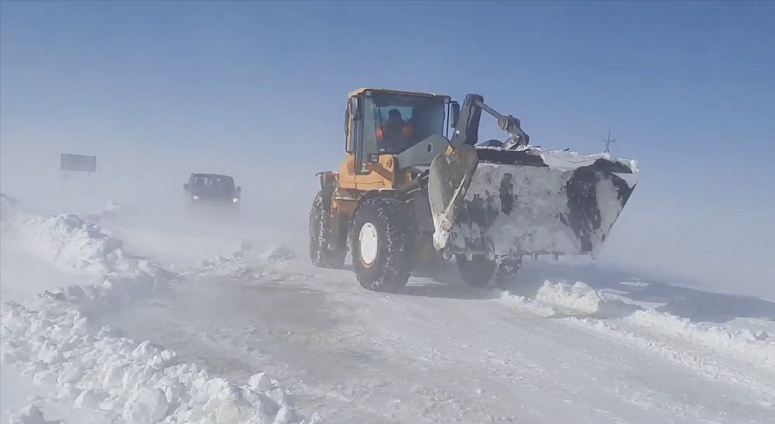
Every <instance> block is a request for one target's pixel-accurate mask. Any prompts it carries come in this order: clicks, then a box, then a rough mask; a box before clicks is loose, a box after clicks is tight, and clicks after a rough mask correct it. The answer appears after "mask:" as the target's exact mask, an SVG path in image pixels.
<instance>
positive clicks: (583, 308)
mask: <svg viewBox="0 0 775 424" xmlns="http://www.w3.org/2000/svg"><path fill="white" fill-rule="evenodd" d="M536 300H537V301H539V302H541V303H544V304H548V305H552V306H559V307H562V308H567V309H571V310H574V311H579V312H584V313H588V314H594V313H597V312H598V311H599V310H600V304H601V303H603V299H602V298H601V297H600V296H599V295H598V294H597V292H595V290H593V289H592V287H589V286H588V285H587V284H585V283H583V282H581V281H578V282H576V283H575V284H573V285H572V286H570V285H568V284H566V283H559V284H554V283H551V282H549V281H545V282H544V285H543V286H542V287H541V288H540V289H539V290H538V293H536Z"/></svg>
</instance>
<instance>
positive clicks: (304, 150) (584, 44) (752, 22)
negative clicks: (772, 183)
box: [0, 1, 775, 191]
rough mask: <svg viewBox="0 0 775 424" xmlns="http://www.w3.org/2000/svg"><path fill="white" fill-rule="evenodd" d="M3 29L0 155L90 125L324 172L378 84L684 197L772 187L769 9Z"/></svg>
mask: <svg viewBox="0 0 775 424" xmlns="http://www.w3.org/2000/svg"><path fill="white" fill-rule="evenodd" d="M0 15H1V16H0V18H1V19H2V21H1V23H2V26H1V27H2V29H1V30H2V33H1V34H0V35H1V36H2V37H0V41H1V42H2V52H1V53H2V58H1V59H2V60H0V77H1V78H0V89H1V91H2V102H1V104H0V106H1V107H2V109H1V110H2V130H3V135H4V139H5V140H4V142H6V143H8V142H11V141H17V140H23V138H24V134H27V133H28V131H29V130H30V128H35V127H40V126H41V122H45V125H46V126H47V127H48V128H51V129H52V130H57V129H58V130H60V131H61V132H62V133H68V134H70V135H71V136H73V137H74V138H76V139H77V138H78V137H79V134H81V135H82V137H83V138H84V139H87V138H89V135H88V134H89V131H90V128H91V129H93V128H94V126H95V125H97V124H95V123H100V127H99V128H101V130H100V131H99V132H98V133H97V134H93V135H92V137H96V138H99V139H100V141H99V143H111V142H112V141H111V140H112V139H111V137H110V136H111V135H112V136H113V137H115V140H119V139H120V141H121V142H123V143H129V144H132V145H137V146H138V147H142V148H146V147H159V146H161V147H169V148H172V147H175V146H195V147H197V148H203V149H207V148H218V149H223V148H227V147H228V148H232V149H235V151H239V152H240V154H243V155H257V156H268V155H277V156H276V157H277V158H278V159H281V160H285V159H291V158H296V159H297V160H302V161H308V162H310V163H311V162H312V161H323V162H324V163H325V165H324V167H335V166H336V164H337V162H338V161H339V160H340V159H341V157H342V156H341V155H342V154H343V152H342V150H341V148H342V146H343V144H344V142H343V133H342V113H343V108H344V105H345V98H346V94H347V93H348V92H349V91H351V90H353V89H355V88H358V87H360V86H388V87H393V88H405V89H413V90H421V91H437V92H446V93H448V94H451V95H453V96H455V97H458V98H462V97H463V96H464V95H465V94H466V93H467V92H478V93H480V94H482V95H484V97H485V100H486V101H488V103H490V104H491V105H492V106H494V107H495V108H496V109H499V110H501V111H502V112H505V113H511V114H513V115H515V116H518V117H520V118H521V119H522V121H523V125H524V127H525V129H526V130H527V131H528V133H529V134H531V137H532V140H533V142H534V143H535V144H541V145H546V146H549V147H557V148H565V147H570V148H572V149H577V150H581V151H585V152H592V151H599V150H602V149H603V143H602V141H601V139H602V138H603V137H604V136H605V134H606V131H607V130H608V128H609V127H610V128H611V129H612V131H613V136H614V138H616V139H617V140H618V144H616V145H614V147H613V152H614V153H615V154H618V155H622V156H626V157H634V158H636V159H639V160H640V162H641V166H642V168H643V170H644V172H646V173H647V174H646V175H647V176H650V177H651V178H653V180H652V181H663V182H664V181H669V180H670V179H671V178H674V177H675V176H680V177H681V178H683V181H684V184H686V189H692V190H697V189H700V187H701V185H702V184H704V182H706V181H708V180H715V183H714V184H720V186H719V189H720V190H721V189H722V186H723V187H726V188H727V189H733V188H734V187H733V184H736V183H743V182H745V181H751V177H756V176H758V179H756V180H755V181H754V182H753V183H752V184H753V185H755V186H757V187H760V188H761V187H767V186H768V185H769V184H767V185H765V184H764V183H762V182H761V181H762V178H763V177H764V176H766V175H769V176H775V172H773V171H772V169H770V167H769V161H770V160H771V159H770V157H772V156H773V153H775V147H773V142H775V137H774V136H773V129H772V128H771V127H770V125H771V123H772V116H775V53H774V52H775V49H774V48H772V46H773V45H775V25H773V24H772V22H773V18H775V3H771V2H758V3H756V2H750V3H746V2H726V3H719V2H706V3H699V2H688V1H687V2H676V3H671V2H664V1H653V2H642V3H637V2H619V3H615V2H536V3H530V2H494V3H485V2H441V1H439V2H428V3H420V2H406V3H400V2H371V1H368V2H366V1H364V2H350V3H344V2H342V3H340V2H327V1H319V2H311V3H303V2H296V1H288V2H286V3H282V2H279V3H270V2H247V1H245V2H234V3H229V2H215V1H213V2H188V3H186V2H160V3H154V2H150V1H141V2H123V3H122V2H118V1H110V2H101V3H98V2H84V3H77V2H51V3H47V2H42V1H33V2H3V4H2V13H1V14H0ZM489 125H490V128H492V125H493V123H489ZM106 133H107V135H106ZM73 137H71V139H72V138H73ZM115 140H113V141H115ZM216 144H217V146H216ZM733 152H737V153H736V155H735V157H736V158H735V159H734V160H731V161H730V160H729V159H728V155H729V154H730V153H733ZM686 155H690V156H691V158H689V159H687V158H686V157H685V156H686ZM318 167H320V166H318ZM719 167H720V168H721V169H722V171H721V172H722V173H723V174H726V175H727V176H726V177H725V178H721V179H719V178H718V176H719V171H718V170H717V168H719ZM644 178H645V177H644ZM719 180H720V181H719ZM738 185H739V184H738ZM736 190H738V191H739V190H740V189H736Z"/></svg>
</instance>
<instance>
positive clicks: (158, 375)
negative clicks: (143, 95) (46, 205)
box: [0, 196, 299, 424]
mask: <svg viewBox="0 0 775 424" xmlns="http://www.w3.org/2000/svg"><path fill="white" fill-rule="evenodd" d="M3 197H4V198H5V196H3ZM3 205H4V206H3V218H4V222H7V223H8V224H9V225H11V223H12V224H13V228H12V229H11V230H10V231H9V233H11V232H12V233H14V234H15V236H17V237H18V240H20V241H21V242H23V243H25V244H26V245H27V246H28V247H30V248H32V249H33V250H34V251H35V252H37V253H38V254H40V255H42V256H44V257H45V258H46V259H48V260H49V261H51V262H52V263H54V264H55V265H57V266H58V267H60V268H61V269H64V270H68V271H71V272H78V273H82V274H85V275H88V276H91V277H93V278H94V281H95V284H92V285H89V286H69V287H65V288H62V289H60V290H58V291H55V292H50V291H45V292H43V293H41V294H39V295H37V296H36V297H35V299H34V302H32V304H31V305H29V306H28V307H25V306H22V305H20V304H18V303H16V302H10V303H7V304H5V305H4V307H3V313H2V316H1V317H0V341H1V342H2V344H1V346H2V361H3V362H4V363H8V364H13V365H15V366H16V367H17V368H18V369H19V370H20V371H21V372H22V374H24V375H27V376H30V377H31V378H32V379H33V380H34V381H35V382H36V383H38V384H44V385H53V386H55V387H57V388H58V389H59V393H58V398H59V399H60V400H62V401H66V402H70V403H74V404H75V405H76V406H77V407H79V408H88V409H91V410H96V411H99V412H100V413H102V414H104V415H105V416H106V417H108V418H109V419H108V420H107V421H111V420H113V419H117V418H119V417H120V418H123V419H124V420H126V421H127V422H129V423H131V424H145V423H149V424H150V423H170V424H171V423H208V424H212V423H275V424H282V423H296V422H299V417H297V415H296V412H295V407H294V404H293V396H292V394H291V393H288V392H286V391H285V390H284V389H283V388H282V387H280V386H279V384H278V383H277V381H275V380H272V379H269V378H268V377H267V376H265V375H263V374H259V375H256V376H254V378H252V379H251V381H250V382H249V383H248V384H246V385H241V386H238V385H235V384H232V383H230V382H228V381H226V380H223V379H220V378H213V377H210V376H209V375H208V374H207V372H206V370H203V369H200V368H199V367H197V366H196V365H193V364H186V363H179V362H177V361H176V356H175V353H174V352H172V351H169V350H165V349H163V348H162V347H159V346H156V345H153V344H151V343H150V342H147V341H146V342H141V343H138V342H135V341H133V340H130V339H127V338H123V337H118V336H116V335H114V334H113V332H112V331H111V329H110V328H109V327H100V326H98V325H96V324H94V323H93V320H92V318H93V317H96V315H97V314H98V308H97V306H100V305H104V304H108V305H114V304H117V303H119V302H132V301H133V300H136V299H138V298H140V297H142V296H144V295H145V294H147V293H149V292H150V291H152V290H153V289H154V288H155V287H158V286H159V285H161V284H165V283H167V282H169V281H171V278H172V277H173V276H172V275H171V274H170V273H169V272H168V271H166V270H164V269H162V268H161V267H159V266H157V265H156V264H154V263H151V262H150V261H147V260H144V259H140V258H137V257H134V256H132V255H130V254H128V253H126V252H124V251H123V250H122V248H121V243H120V242H119V241H118V240H115V239H112V238H111V237H108V236H106V235H105V234H103V233H102V232H101V231H100V229H99V227H97V226H96V225H94V224H92V223H88V222H86V221H84V220H83V219H82V218H80V217H79V216H77V215H71V214H66V215H58V216H52V217H48V218H42V217H34V216H29V215H24V214H23V213H22V215H24V216H23V219H20V220H18V221H16V220H15V221H11V220H8V221H6V220H5V218H6V212H7V211H11V209H10V207H9V208H8V209H7V210H6V206H13V207H16V206H18V202H17V203H16V204H14V203H13V202H10V201H9V202H6V201H5V200H4V201H3ZM270 256H271V255H270ZM28 409H29V411H27V412H29V413H28V414H26V415H25V414H23V413H20V414H19V415H18V417H19V418H18V420H17V421H13V422H19V423H26V422H35V423H38V422H45V421H40V420H42V419H43V418H42V414H39V412H40V411H39V410H36V409H34V407H30V408H28ZM38 419H40V420H38ZM25 420H26V421H25ZM34 420H37V421H34Z"/></svg>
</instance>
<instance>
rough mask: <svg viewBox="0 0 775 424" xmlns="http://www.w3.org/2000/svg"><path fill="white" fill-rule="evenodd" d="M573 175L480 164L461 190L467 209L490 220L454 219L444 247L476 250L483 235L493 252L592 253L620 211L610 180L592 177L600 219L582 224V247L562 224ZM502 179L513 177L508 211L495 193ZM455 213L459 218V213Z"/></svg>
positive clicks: (531, 168)
mask: <svg viewBox="0 0 775 424" xmlns="http://www.w3.org/2000/svg"><path fill="white" fill-rule="evenodd" d="M573 175H574V174H573V172H572V171H563V172H559V171H558V170H557V169H552V168H542V167H529V166H510V165H502V164H499V165H495V164H489V163H480V164H479V166H478V167H477V170H476V172H475V173H474V175H473V177H472V180H471V184H470V186H469V188H468V190H467V192H466V195H465V200H466V205H467V207H468V208H469V209H471V211H470V212H469V213H471V214H473V213H475V212H473V209H472V208H476V209H477V211H479V209H482V210H481V211H479V212H480V213H481V214H483V215H491V214H492V215H495V216H494V219H492V220H491V222H488V224H489V225H488V226H487V227H486V228H484V227H480V224H478V223H477V222H478V221H476V220H481V219H480V218H479V217H475V218H473V219H472V222H471V223H468V222H456V223H455V224H454V225H453V226H452V231H451V234H450V238H449V245H450V246H451V247H452V249H453V250H455V251H462V252H465V251H466V249H470V248H472V247H474V248H476V247H477V246H476V243H477V242H476V240H478V239H479V238H480V237H485V238H486V239H487V241H488V243H491V246H492V249H493V252H494V253H495V254H499V255H508V254H511V253H512V252H521V253H538V254H553V253H557V254H561V255H565V254H567V255H575V254H580V253H582V252H584V250H585V249H586V248H589V247H591V248H592V253H593V254H594V253H596V252H597V251H598V250H599V249H600V248H602V246H603V243H604V242H605V239H606V236H607V235H608V234H609V232H610V231H611V229H612V227H613V225H614V223H615V221H616V219H617V218H618V217H619V214H620V213H621V212H622V204H621V202H620V201H619V199H618V194H617V190H616V187H615V186H614V185H613V184H612V182H611V180H610V179H605V180H599V181H597V184H596V196H597V206H598V209H599V211H600V222H599V226H598V228H592V225H591V224H590V225H585V227H590V228H588V230H589V231H588V232H587V233H586V234H584V235H585V237H586V238H588V242H589V244H590V246H585V245H584V242H583V241H582V238H581V237H580V236H579V235H578V234H576V233H575V232H574V230H573V229H572V228H571V227H570V226H569V225H567V224H566V223H564V220H567V219H571V218H569V217H573V214H572V213H571V212H572V211H571V210H570V209H569V205H568V203H569V202H568V194H567V189H566V186H567V184H568V181H569V180H570V178H571V177H573ZM504 179H507V180H513V181H514V184H513V196H511V199H513V208H512V210H511V211H510V213H508V214H507V213H504V212H503V204H502V196H501V194H500V192H499V188H500V185H501V181H504ZM484 208H486V209H484ZM496 214H497V215H496ZM458 216H459V217H462V216H463V212H461V213H460V214H459V215H458ZM563 217H565V218H563ZM461 219H462V218H461ZM472 240H474V242H473V243H472Z"/></svg>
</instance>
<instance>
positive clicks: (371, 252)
mask: <svg viewBox="0 0 775 424" xmlns="http://www.w3.org/2000/svg"><path fill="white" fill-rule="evenodd" d="M350 240H351V241H350V246H352V258H353V269H354V271H355V276H356V278H357V279H358V283H359V284H360V285H361V286H362V287H363V288H365V289H368V290H372V291H378V292H397V291H399V290H401V289H402V288H403V287H404V286H406V283H407V281H408V280H409V276H410V274H411V271H412V262H413V261H412V253H413V250H414V249H413V247H414V220H413V219H412V215H411V212H410V211H409V208H408V207H407V205H406V204H405V203H403V202H401V201H399V200H395V199H389V198H380V197H375V198H371V199H366V200H364V201H363V203H362V204H361V205H360V207H359V208H358V211H357V212H356V213H355V218H354V219H353V225H352V231H351V233H350Z"/></svg>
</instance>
